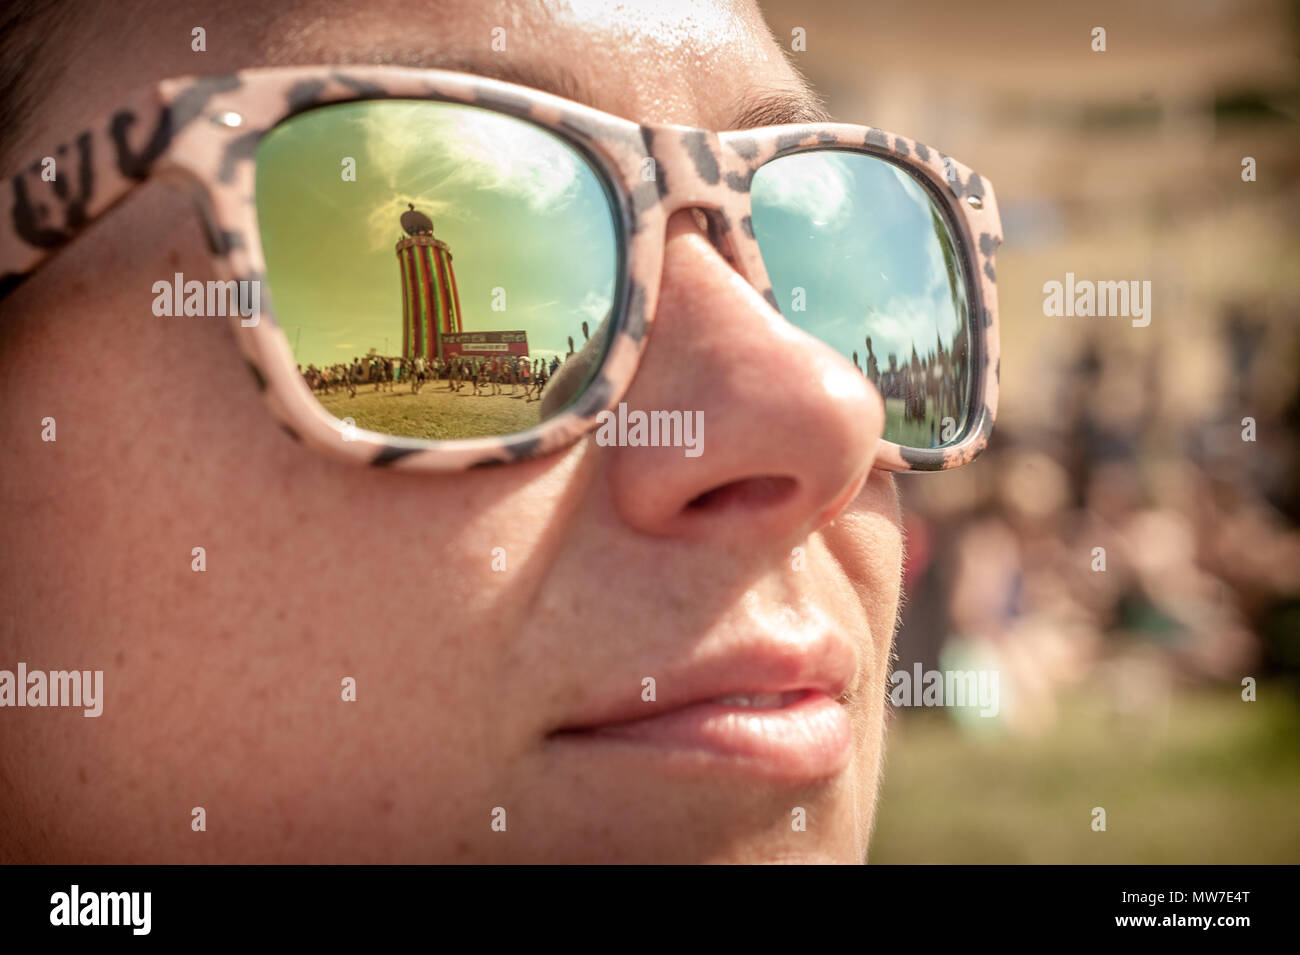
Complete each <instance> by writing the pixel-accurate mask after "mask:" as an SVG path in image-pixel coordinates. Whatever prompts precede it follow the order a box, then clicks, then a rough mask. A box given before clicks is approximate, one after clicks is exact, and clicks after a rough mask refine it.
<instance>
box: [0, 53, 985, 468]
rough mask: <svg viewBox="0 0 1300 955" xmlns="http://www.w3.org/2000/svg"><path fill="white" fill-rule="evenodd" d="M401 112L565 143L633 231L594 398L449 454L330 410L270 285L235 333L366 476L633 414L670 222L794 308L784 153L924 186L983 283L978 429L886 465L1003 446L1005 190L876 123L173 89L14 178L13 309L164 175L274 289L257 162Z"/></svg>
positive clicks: (978, 286)
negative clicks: (329, 129)
mask: <svg viewBox="0 0 1300 955" xmlns="http://www.w3.org/2000/svg"><path fill="white" fill-rule="evenodd" d="M394 98H399V99H410V100H431V101H442V102H450V103H463V104H469V105H473V106H478V107H483V108H486V109H489V110H493V111H496V112H499V113H504V114H508V115H510V116H515V117H518V118H520V119H524V120H527V121H529V122H532V123H535V124H537V125H538V126H541V127H543V128H545V129H547V130H549V131H551V132H552V133H555V134H557V135H559V136H560V137H562V138H563V139H565V140H566V141H567V142H569V143H570V144H572V145H574V146H575V147H577V148H578V149H579V150H580V151H581V152H582V153H583V154H584V155H585V156H586V157H587V158H588V159H589V160H590V161H591V162H592V164H593V167H594V168H595V169H596V170H597V171H598V172H599V173H600V174H601V175H602V176H603V177H604V178H605V180H606V186H607V188H609V190H610V192H611V195H612V196H614V197H615V199H616V205H617V207H618V209H617V211H618V216H619V219H620V220H621V221H620V222H619V223H618V226H619V227H620V228H621V236H620V239H621V255H620V262H619V270H620V274H619V277H618V283H617V287H618V294H617V298H616V302H615V306H614V311H613V314H612V318H611V328H610V331H609V340H608V344H607V345H606V347H605V350H604V355H603V358H602V360H601V363H600V367H599V368H598V370H596V372H595V373H594V375H593V377H592V379H591V381H590V383H589V384H588V385H587V387H586V389H585V390H584V391H582V392H581V393H579V394H578V395H577V397H576V398H575V399H574V400H573V401H572V402H571V403H570V404H569V405H568V406H567V407H565V408H564V409H563V410H561V411H560V412H559V413H557V414H556V415H555V416H553V417H551V418H549V419H547V420H545V421H543V422H541V423H540V424H539V425H537V426H535V427H533V428H531V429H530V430H528V431H525V432H521V433H518V434H513V435H507V436H502V437H488V438H471V439H457V440H448V441H430V440H417V439H410V438H400V437H395V436H390V435H384V434H379V433H376V432H370V431H358V430H355V429H353V428H350V427H348V426H346V425H345V424H344V423H342V422H341V421H340V420H339V419H337V418H335V417H334V416H332V415H330V414H329V413H328V412H327V411H325V409H324V408H322V407H321V406H320V404H319V403H318V402H317V401H316V400H315V398H314V397H313V396H312V394H311V391H310V389H309V388H308V386H307V384H306V382H305V381H304V380H303V378H302V376H301V374H299V372H298V371H297V367H296V363H295V361H294V358H293V354H292V352H291V350H290V348H289V344H288V340H287V337H286V336H285V335H284V334H283V333H282V331H281V330H280V328H279V327H278V326H277V325H276V323H275V317H274V312H273V308H272V301H271V299H272V296H273V295H274V290H273V289H268V288H263V294H262V296H261V311H260V315H257V316H253V317H252V319H251V321H250V320H244V319H242V318H241V316H240V315H239V314H235V315H234V316H233V317H232V325H233V331H234V335H235V337H236V339H237V340H238V343H239V346H240V348H241V349H242V350H243V353H244V355H245V356H246V358H247V360H248V363H249V366H250V369H251V371H252V373H253V377H254V379H255V380H256V381H257V383H258V386H259V387H260V388H261V389H262V390H263V392H264V393H265V396H266V399H267V401H268V403H269V405H270V407H271V410H272V413H273V414H274V415H275V416H276V417H277V419H278V420H279V421H280V423H281V424H282V426H283V427H284V429H285V431H287V432H288V433H289V434H290V435H291V436H292V437H294V438H295V439H297V440H300V441H303V442H305V443H306V444H308V445H310V446H312V447H314V448H317V449H319V450H320V451H322V452H324V453H326V454H329V455H332V456H335V457H340V458H344V459H347V460H351V461H355V462H358V463H363V464H371V465H376V466H388V467H396V468H402V469H404V470H425V471H459V470H464V469H467V468H471V467H478V466H484V465H493V464H504V463H509V462H512V461H519V460H524V459H527V458H533V457H536V456H539V455H543V454H548V453H550V452H553V451H556V450H558V449H561V448H563V447H567V446H568V445H570V444H572V443H574V442H575V441H577V440H578V439H579V438H581V436H582V435H584V434H586V433H588V432H590V431H592V430H594V429H595V428H596V427H597V425H598V424H599V422H598V415H599V414H600V413H601V412H602V411H605V410H613V409H614V408H616V407H617V405H618V402H619V400H620V399H621V398H622V397H623V395H624V394H625V393H626V391H627V389H628V388H629V386H630V385H631V382H632V378H633V375H634V374H635V372H636V369H637V365H638V362H639V360H640V357H641V353H642V350H643V349H644V347H645V343H646V335H647V333H648V331H649V329H650V326H651V325H653V323H654V315H655V302H656V299H657V295H658V291H659V281H660V272H661V265H662V259H663V252H664V242H665V232H666V228H667V223H668V219H669V217H670V216H671V215H672V214H673V213H674V212H676V211H677V210H679V209H683V208H695V209H698V210H700V211H702V212H703V213H704V215H705V217H706V218H707V219H708V221H709V225H710V233H711V235H712V237H713V239H714V241H715V242H716V243H718V244H719V247H720V248H722V249H724V250H726V254H727V255H728V257H729V258H730V259H731V261H732V264H733V265H734V267H735V268H736V269H737V270H738V271H739V272H740V273H741V274H742V275H743V276H744V277H745V278H746V279H747V280H748V281H749V282H750V284H751V285H753V287H754V288H756V289H757V290H759V291H760V292H761V294H762V295H763V297H764V298H765V299H766V300H767V302H768V303H769V304H770V305H771V306H772V308H773V309H775V310H777V311H779V310H780V309H779V307H778V305H777V300H776V297H775V295H774V294H773V292H772V288H771V283H770V281H769V279H768V276H767V271H766V269H765V268H764V265H763V260H762V256H761V254H760V252H759V247H758V243H757V241H756V240H755V238H754V230H753V225H752V222H751V219H750V204H749V202H750V200H749V187H750V182H751V180H752V179H753V176H754V173H755V171H756V170H757V169H758V168H759V167H760V166H762V165H763V164H764V163H767V162H769V161H771V160H773V159H775V158H777V157H779V156H786V155H789V154H792V153H797V152H803V151H806V150H816V149H827V148H832V149H843V150H850V151H854V152H859V153H865V154H868V155H872V156H876V157H879V158H882V159H885V160H887V161H889V162H892V163H895V164H897V165H899V166H901V167H905V168H906V169H907V170H910V171H911V172H912V173H913V175H914V177H915V178H916V179H917V180H918V181H919V182H920V183H921V184H922V185H923V186H925V187H926V188H927V191H928V192H929V194H930V195H931V197H932V198H933V199H934V200H935V201H936V202H937V204H938V206H939V208H941V209H943V210H944V211H945V212H946V215H947V219H948V224H949V227H950V229H951V231H952V234H953V236H954V238H955V240H956V244H957V246H958V252H959V255H960V256H961V258H962V264H963V273H964V275H965V276H966V280H967V285H968V288H967V290H966V291H967V299H968V302H969V305H970V307H969V314H970V325H969V329H968V330H969V340H970V343H971V353H970V361H971V363H972V364H971V371H972V381H973V391H972V396H973V400H972V403H971V405H972V408H971V413H969V414H968V415H967V416H966V427H965V430H964V431H963V433H962V434H961V435H959V436H958V439H957V440H956V441H955V442H954V443H952V444H950V445H948V446H945V447H942V448H937V449H917V448H908V447H900V446H899V445H897V444H895V443H893V442H888V441H882V442H881V445H880V448H879V451H878V453H877V457H876V461H875V465H876V466H877V467H880V468H884V469H887V470H920V471H933V470H942V469H945V468H952V467H957V466H959V465H962V464H965V463H967V462H969V461H971V460H973V459H974V458H975V457H976V456H977V455H978V454H979V453H980V451H982V450H983V449H984V447H985V446H986V445H987V443H988V440H989V435H990V433H991V431H992V427H993V420H994V416H995V413H996V410H997V397H998V372H999V361H998V318H997V285H996V276H995V272H994V255H995V252H996V250H997V247H998V245H999V243H1000V242H1001V240H1002V231H1001V222H1000V219H999V217H998V209H997V202H996V200H995V198H994V195H993V190H992V188H991V186H990V185H989V183H988V182H986V181H985V180H983V179H981V178H980V176H978V175H976V174H975V173H974V172H972V171H971V170H969V169H967V168H966V167H965V166H962V165H961V164H960V163H957V162H955V161H954V160H952V159H951V158H949V157H947V156H944V155H943V154H941V153H939V152H937V151H936V150H933V149H930V148H928V147H926V146H925V145H923V144H921V143H918V142H915V141H910V140H907V139H904V138H903V137H901V136H895V135H893V134H890V133H886V132H882V131H881V130H879V129H874V128H871V127H866V126H852V125H844V124H838V123H824V124H804V125H787V126H772V127H764V128H759V129H748V130H741V131H732V132H723V133H714V132H711V131H708V130H703V129H693V128H690V127H685V126H659V125H656V126H651V125H639V124H637V123H633V122H630V121H628V120H625V119H621V118H619V117H616V116H612V115H610V114H607V113H602V112H600V111H598V110H595V109H591V108H589V107H586V106H583V105H581V104H579V103H574V102H572V101H569V100H566V99H562V98H560V97H557V96H553V95H550V94H547V93H542V92H539V91H537V90H534V89H531V88H529V87H524V86H517V85H514V84H511V83H504V82H499V81H496V80H490V79H486V78H483V77H479V76H473V75H468V74H463V73H454V72H448V71H443V70H418V69H404V68H397V67H375V66H366V67H360V66H358V67H289V68H270V69H251V70H245V71H242V72H239V73H236V74H233V75H229V76H220V77H208V78H199V77H184V78H177V79H169V80H163V81H160V82H159V83H157V84H156V85H155V86H153V87H151V88H149V89H147V90H144V91H142V92H141V93H139V94H137V95H136V96H135V97H134V98H133V99H131V100H130V101H129V102H128V103H127V104H125V105H124V106H123V107H122V108H120V109H118V110H116V111H115V112H113V113H112V114H111V116H109V117H107V118H106V120H104V121H102V122H99V123H96V124H94V125H92V126H91V127H90V128H88V129H86V130H84V131H82V132H81V133H79V134H78V135H77V136H76V137H75V138H73V139H72V140H71V141H69V142H65V143H63V144H61V145H60V146H58V147H57V149H56V150H55V151H54V152H53V153H52V154H50V155H52V156H54V157H57V167H58V168H59V169H62V170H68V169H70V170H71V172H70V173H60V174H59V175H58V176H57V177H56V178H55V179H54V180H53V181H52V182H50V181H46V180H45V179H44V178H42V175H41V173H42V169H43V163H42V161H40V160H38V161H36V162H34V163H32V164H31V165H30V166H29V167H27V168H25V169H23V170H22V171H21V172H19V173H18V174H17V175H14V176H13V177H12V178H11V180H10V183H11V189H10V196H9V200H10V201H9V208H8V213H9V214H8V222H9V224H10V225H9V228H8V229H6V230H3V231H0V297H3V296H4V295H6V294H8V293H9V292H10V291H11V290H12V289H13V288H14V287H15V286H16V285H18V284H19V283H20V282H21V281H22V279H23V278H25V277H26V276H28V275H30V274H31V273H32V272H34V271H35V270H36V269H37V268H38V267H39V266H40V265H41V263H42V262H43V261H45V260H46V259H47V258H48V257H49V256H51V255H52V254H53V253H54V252H55V251H56V250H57V249H59V248H60V247H62V246H64V245H66V244H67V243H68V242H70V241H71V240H72V239H73V238H75V237H76V236H77V235H78V234H79V233H80V232H81V231H82V230H84V229H85V228H86V227H87V226H88V225H90V224H91V223H92V222H93V221H94V220H95V219H96V218H98V217H99V216H101V215H103V214H104V213H105V212H106V211H108V210H109V209H110V208H111V207H112V206H113V205H114V204H115V203H117V202H118V201H120V200H121V199H123V198H124V197H125V196H126V195H127V194H128V193H130V192H131V190H132V189H133V188H134V187H135V186H136V185H138V184H139V183H140V182H142V181H144V180H145V179H148V178H149V177H151V176H154V175H158V176H163V177H166V178H168V179H170V180H173V181H178V182H180V183H182V184H185V185H188V186H190V187H191V189H192V193H193V196H194V198H195V200H196V203H197V205H198V209H199V212H200V215H201V218H202V220H203V223H204V225H205V227H206V231H207V235H208V240H209V244H210V247H211V251H212V255H213V259H214V266H215V272H216V274H217V276H218V277H219V278H220V279H222V280H231V279H234V280H238V281H245V280H247V281H258V282H262V280H263V279H264V278H265V263H264V260H263V255H262V247H261V239H260V233H259V229H258V221H257V212H256V207H255V204H254V185H255V183H254V177H255V165H256V164H255V155H256V150H257V146H258V143H259V142H260V141H261V139H262V137H263V136H265V135H266V134H267V133H268V132H269V131H270V130H271V129H272V128H274V127H275V126H276V125H278V124H279V123H282V122H284V121H285V120H287V119H289V118H290V117H292V116H295V115H297V114H299V113H302V112H305V111H307V110H310V109H314V108H316V107H320V106H323V105H326V104H330V103H341V102H349V101H358V100H378V99H394ZM647 159H653V161H654V164H655V165H654V167H653V168H655V169H656V170H657V172H656V175H655V176H654V177H653V178H652V180H651V181H646V177H645V176H644V175H643V170H644V169H645V168H646V166H647V163H646V162H645V161H646V160H647ZM60 219H61V221H60ZM263 285H265V283H264V282H263ZM246 322H247V323H246ZM253 322H255V324H254V323H253Z"/></svg>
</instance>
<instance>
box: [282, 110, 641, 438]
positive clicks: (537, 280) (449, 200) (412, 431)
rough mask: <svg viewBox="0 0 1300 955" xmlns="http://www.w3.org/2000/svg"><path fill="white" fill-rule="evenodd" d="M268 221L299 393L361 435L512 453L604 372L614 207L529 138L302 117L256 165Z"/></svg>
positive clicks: (329, 113) (453, 113) (478, 123)
mask: <svg viewBox="0 0 1300 955" xmlns="http://www.w3.org/2000/svg"><path fill="white" fill-rule="evenodd" d="M257 212H258V220H259V225H260V231H261V237H262V246H263V252H264V254H265V257H266V264H267V273H266V274H267V287H268V290H269V293H270V296H271V298H272V301H273V303H274V308H275V314H276V318H277V321H278V323H279V325H280V327H281V328H282V329H283V331H284V334H285V335H286V336H287V339H288V343H289V346H290V347H291V348H292V350H293V353H294V357H295V360H296V361H297V363H298V367H299V370H300V371H301V373H302V376H303V380H304V381H305V382H306V383H307V385H308V386H309V387H310V388H311V389H312V393H313V394H314V395H315V397H316V399H317V400H318V401H319V402H320V403H321V405H322V406H323V407H324V408H325V409H326V410H328V411H329V412H330V413H331V414H333V415H334V416H335V417H337V418H345V417H347V418H351V419H352V420H353V421H354V422H355V423H356V426H357V427H358V428H361V429H366V430H371V431H378V432H381V433H384V434H391V435H398V436H402V437H415V438H433V439H444V440H445V439H452V438H473V437H484V436H499V435H508V434H514V433H518V432H520V431H525V430H527V429H528V428H531V427H534V426H535V425H537V424H538V423H539V422H540V421H541V420H542V419H543V416H546V417H549V416H551V415H553V414H555V413H557V412H558V411H560V410H562V409H563V408H564V407H565V406H566V405H568V404H569V403H570V402H571V401H572V400H573V399H574V398H576V397H577V396H578V395H580V394H581V392H582V391H583V389H584V388H585V386H586V385H587V384H588V383H589V382H590V380H591V378H592V377H593V376H594V374H595V372H596V370H597V369H598V368H599V364H600V358H601V357H602V356H603V355H604V351H605V348H606V345H607V344H608V342H607V334H608V329H609V326H610V324H611V322H610V316H611V312H612V309H613V305H614V293H615V286H616V271H617V260H618V250H617V240H616V231H615V225H614V218H613V215H612V212H611V207H610V201H609V198H608V195H607V193H606V191H605V188H604V186H603V185H602V182H601V180H600V178H599V177H598V176H597V174H596V173H595V172H594V171H593V169H592V168H591V166H590V165H588V163H587V161H586V160H585V159H584V158H583V157H582V155H581V154H580V153H578V152H577V151H576V150H575V149H574V148H573V147H572V146H570V145H569V144H567V143H566V142H564V141H563V140H561V139H560V138H558V137H556V136H554V135H552V134H551V133H549V132H547V131H545V130H543V129H541V128H539V127H537V126H534V125H532V124H530V123H526V122H524V121H522V120H518V119H515V118H513V117H509V116H503V115H500V114H497V113H493V112H490V111H488V110H484V109H479V108H477V107H472V106H461V105H458V104H450V103H428V102H409V101H400V100H385V101H375V102H363V103H348V104H340V105H336V106H328V107H324V108H321V109H317V110H313V111H310V112H307V113H303V114H301V115H299V116H297V117H294V118H293V119H291V120H289V121H288V122H286V123H284V124H282V125H280V126H278V127H276V128H275V129H273V130H272V131H271V132H270V133H268V134H267V135H266V136H265V137H264V138H263V139H262V141H261V143H260V145H259V147H258V153H257ZM593 335H594V336H595V337H594V338H593V337H592V336H593ZM579 353H582V354H583V355H584V356H587V358H590V356H594V359H592V360H587V358H584V359H583V361H582V363H581V365H580V363H579V362H578V361H575V362H574V363H573V366H574V368H579V367H581V368H582V372H581V373H580V374H573V373H569V374H565V375H563V376H561V377H562V378H563V379H564V388H565V395H564V400H556V398H555V397H554V396H551V395H548V394H547V391H548V388H549V387H550V384H551V382H552V380H553V379H556V378H557V376H559V373H560V372H562V371H565V370H566V368H565V365H566V362H567V361H568V360H569V359H570V358H571V357H576V356H578V355H579ZM543 409H544V410H543Z"/></svg>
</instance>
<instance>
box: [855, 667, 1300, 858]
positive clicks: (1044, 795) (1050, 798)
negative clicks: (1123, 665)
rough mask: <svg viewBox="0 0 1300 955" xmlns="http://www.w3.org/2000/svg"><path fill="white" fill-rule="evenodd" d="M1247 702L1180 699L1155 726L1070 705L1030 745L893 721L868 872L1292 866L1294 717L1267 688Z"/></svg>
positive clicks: (1287, 703)
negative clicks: (890, 866)
mask: <svg viewBox="0 0 1300 955" xmlns="http://www.w3.org/2000/svg"><path fill="white" fill-rule="evenodd" d="M1259 697H1260V702H1256V703H1243V702H1242V701H1241V699H1240V696H1239V691H1237V690H1234V689H1231V688H1229V689H1225V690H1222V691H1210V690H1202V691H1195V692H1191V691H1188V692H1183V693H1180V694H1176V695H1175V696H1174V698H1173V700H1172V702H1171V704H1170V709H1169V711H1168V718H1167V720H1166V719H1165V718H1164V716H1163V715H1162V716H1161V717H1160V718H1158V719H1157V718H1151V717H1146V716H1134V715H1119V714H1116V713H1115V712H1114V711H1113V710H1108V709H1107V708H1106V707H1105V706H1103V705H1102V704H1101V703H1099V702H1098V701H1097V700H1095V699H1090V698H1087V697H1077V698H1074V699H1071V700H1068V701H1066V702H1065V703H1064V705H1063V706H1062V707H1061V711H1060V713H1059V718H1058V720H1057V722H1056V725H1055V728H1054V729H1053V730H1052V731H1050V732H1049V733H1047V734H1046V735H1044V736H1041V737H1039V738H1037V739H1033V740H1026V739H1022V738H1017V737H1012V736H996V735H994V736H988V735H982V736H981V737H980V738H977V737H974V736H970V735H966V734H965V733H964V732H963V731H962V730H961V729H959V728H958V727H957V725H956V724H954V723H953V722H951V721H949V720H948V719H947V718H946V717H945V716H943V714H942V713H940V712H915V711H913V712H908V713H903V714H902V715H900V716H898V717H897V718H896V719H895V720H894V721H893V723H892V725H891V728H890V734H889V741H888V748H887V756H886V766H885V776H884V781H883V786H882V792H881V800H880V806H879V809H878V812H877V822H876V833H875V837H874V838H873V840H872V844H871V853H870V861H872V862H875V863H940V862H942V863H981V862H992V863H996V862H1002V863H1098V864H1100V863H1153V864H1162V863H1163V864H1190V863H1297V862H1300V707H1298V706H1297V704H1296V702H1295V701H1294V700H1293V699H1291V698H1289V697H1286V696H1285V695H1283V690H1282V689H1281V688H1280V687H1268V686H1261V687H1260V693H1259ZM1094 806H1101V807H1103V808H1104V809H1105V810H1106V831H1105V832H1094V831H1092V829H1091V821H1092V809H1093V807H1094Z"/></svg>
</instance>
